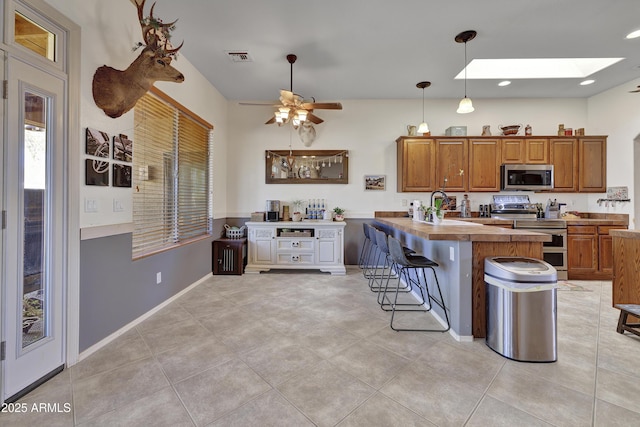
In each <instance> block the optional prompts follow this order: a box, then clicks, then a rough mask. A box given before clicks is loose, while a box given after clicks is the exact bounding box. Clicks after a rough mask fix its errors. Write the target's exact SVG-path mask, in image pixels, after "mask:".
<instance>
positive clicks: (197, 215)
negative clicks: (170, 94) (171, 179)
mask: <svg viewBox="0 0 640 427" xmlns="http://www.w3.org/2000/svg"><path fill="white" fill-rule="evenodd" d="M208 134H209V130H208V129H206V128H204V127H203V126H201V125H200V124H198V123H196V122H195V121H193V120H192V119H191V118H190V117H189V116H187V115H186V114H184V113H182V112H181V113H180V114H179V116H178V194H177V201H178V230H177V231H178V239H188V238H190V237H194V236H198V235H200V234H204V233H206V232H207V230H208V229H209V221H208V213H209V209H208V200H209V197H208V195H209V191H208V182H209V179H208V178H209V176H208V173H207V158H208V151H209V150H208V142H209V137H208V136H209V135H208Z"/></svg>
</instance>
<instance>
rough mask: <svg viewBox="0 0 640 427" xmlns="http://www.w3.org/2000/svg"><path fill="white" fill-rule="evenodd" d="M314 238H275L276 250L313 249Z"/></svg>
mask: <svg viewBox="0 0 640 427" xmlns="http://www.w3.org/2000/svg"><path fill="white" fill-rule="evenodd" d="M313 243H314V239H276V250H277V251H278V252H280V251H283V250H284V251H292V250H295V251H313Z"/></svg>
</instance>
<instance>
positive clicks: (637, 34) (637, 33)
mask: <svg viewBox="0 0 640 427" xmlns="http://www.w3.org/2000/svg"><path fill="white" fill-rule="evenodd" d="M638 37H640V30H635V31H632V32H630V33H629V34H627V37H625V38H627V39H636V38H638Z"/></svg>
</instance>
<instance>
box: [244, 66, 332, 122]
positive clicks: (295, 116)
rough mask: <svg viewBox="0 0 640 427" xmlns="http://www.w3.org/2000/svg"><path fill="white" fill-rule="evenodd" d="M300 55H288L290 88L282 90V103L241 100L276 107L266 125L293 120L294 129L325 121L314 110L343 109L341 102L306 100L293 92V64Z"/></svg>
mask: <svg viewBox="0 0 640 427" xmlns="http://www.w3.org/2000/svg"><path fill="white" fill-rule="evenodd" d="M296 59H298V57H297V56H296V55H294V54H289V55H287V61H289V64H291V79H290V85H291V86H290V89H289V90H285V89H281V90H280V104H256V103H250V102H241V103H240V105H272V106H273V107H276V108H277V110H276V111H275V113H274V115H273V117H271V118H270V119H269V120H267V122H266V123H265V124H266V125H270V124H272V123H277V124H278V126H282V125H284V124H286V123H289V122H291V123H292V124H293V127H294V129H297V128H298V126H300V125H301V124H302V123H304V122H307V121H309V122H312V123H315V124H320V123H322V122H324V120H322V119H321V118H320V117H318V116H316V115H315V114H313V110H342V104H341V103H339V102H315V99H313V102H305V100H304V98H303V97H302V96H300V95H298V94H297V93H294V92H293V64H294V63H295V62H296Z"/></svg>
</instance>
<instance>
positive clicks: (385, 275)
mask: <svg viewBox="0 0 640 427" xmlns="http://www.w3.org/2000/svg"><path fill="white" fill-rule="evenodd" d="M375 236H376V244H377V246H378V250H379V252H380V257H384V262H383V263H382V270H381V274H380V277H379V278H380V282H379V284H378V285H377V286H373V287H372V286H369V287H370V288H371V290H372V291H377V292H378V304H380V306H381V308H382V309H383V310H385V311H391V309H387V308H385V307H384V305H385V304H384V298H382V296H383V295H384V293H383V289H384V291H385V292H386V291H388V290H392V291H393V290H395V289H396V288H395V287H394V288H391V289H389V281H390V280H391V279H397V278H398V276H397V274H396V270H397V269H396V267H395V263H394V262H393V260H392V259H391V254H390V253H389V246H388V244H387V233H385V232H384V231H382V230H376V231H375ZM408 250H410V249H408ZM403 251H404V252H405V253H406V251H407V248H403ZM412 252H413V251H412ZM378 264H380V263H379V262H378ZM376 272H377V271H376ZM374 283H375V278H374ZM400 285H401V282H400V281H398V284H397V286H400ZM398 292H403V293H408V292H411V288H410V287H409V286H407V285H402V286H400V290H399V291H398ZM386 305H390V304H386Z"/></svg>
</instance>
